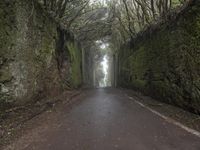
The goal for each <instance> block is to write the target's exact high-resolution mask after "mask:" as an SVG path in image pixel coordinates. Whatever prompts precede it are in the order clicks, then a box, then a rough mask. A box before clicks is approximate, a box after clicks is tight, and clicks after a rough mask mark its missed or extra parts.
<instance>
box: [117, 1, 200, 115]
mask: <svg viewBox="0 0 200 150" xmlns="http://www.w3.org/2000/svg"><path fill="white" fill-rule="evenodd" d="M199 14H200V4H196V5H195V6H192V7H191V8H190V9H188V10H187V11H186V12H184V13H183V14H182V16H180V18H179V19H178V20H177V21H176V22H173V23H172V24H171V25H169V26H166V25H162V26H161V27H160V30H158V31H156V32H155V33H153V34H152V35H150V38H144V39H143V40H140V41H139V42H137V43H135V45H134V47H133V48H132V50H131V49H130V48H129V47H127V46H122V48H123V49H122V50H120V53H119V55H122V56H123V57H120V58H119V62H120V68H119V70H120V71H119V72H120V73H119V80H120V81H119V83H120V84H121V85H125V86H127V87H134V88H135V87H136V88H138V89H139V90H141V91H144V92H145V93H148V94H149V95H152V96H153V97H156V98H159V99H161V100H162V101H165V102H169V103H173V104H176V105H178V106H180V107H183V108H186V109H189V110H191V111H193V112H200V100H199V97H200V90H199V89H200V88H199V85H200V84H199V81H200V67H199V66H200V59H199V58H200V42H199V41H200V15H199ZM127 49H128V50H127ZM130 51H132V53H131V55H130V54H128V52H130Z"/></svg>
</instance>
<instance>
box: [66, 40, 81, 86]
mask: <svg viewBox="0 0 200 150" xmlns="http://www.w3.org/2000/svg"><path fill="white" fill-rule="evenodd" d="M67 48H68V50H69V54H70V58H71V86H72V87H75V88H77V87H79V86H80V85H81V83H82V71H81V58H82V57H81V54H82V53H81V51H80V49H79V48H78V46H77V44H76V43H75V42H73V41H68V42H67Z"/></svg>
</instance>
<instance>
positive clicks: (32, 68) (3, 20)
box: [0, 0, 82, 107]
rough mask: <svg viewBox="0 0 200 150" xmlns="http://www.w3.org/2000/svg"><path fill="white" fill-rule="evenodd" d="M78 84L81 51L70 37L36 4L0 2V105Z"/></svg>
mask: <svg viewBox="0 0 200 150" xmlns="http://www.w3.org/2000/svg"><path fill="white" fill-rule="evenodd" d="M61 34H62V36H61ZM66 82H67V84H66ZM81 82H82V75H81V49H80V47H78V44H77V42H76V41H75V40H74V38H73V36H71V35H70V34H68V32H67V31H64V30H61V29H60V28H59V26H58V25H57V24H56V23H55V22H54V20H53V19H51V18H50V17H48V15H47V14H46V13H45V12H44V11H43V10H42V8H41V7H40V5H38V4H37V3H34V2H33V1H30V0H1V1H0V87H1V89H0V105H1V106H3V107H4V106H5V104H21V103H25V102H28V101H30V100H36V99H37V98H42V97H44V96H52V95H55V94H58V93H59V92H60V91H61V90H62V89H63V87H78V86H79V85H80V84H81ZM63 85H64V86H63Z"/></svg>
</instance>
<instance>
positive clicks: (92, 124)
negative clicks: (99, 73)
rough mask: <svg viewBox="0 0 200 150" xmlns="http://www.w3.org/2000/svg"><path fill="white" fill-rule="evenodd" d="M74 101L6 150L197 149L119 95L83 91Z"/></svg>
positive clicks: (199, 148)
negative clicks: (53, 117) (75, 101)
mask: <svg viewBox="0 0 200 150" xmlns="http://www.w3.org/2000/svg"><path fill="white" fill-rule="evenodd" d="M78 101H79V102H78V103H76V104H73V105H72V106H71V108H70V109H69V106H65V105H63V106H62V109H59V110H57V111H60V112H58V114H59V115H57V117H56V119H52V120H51V119H50V121H49V118H48V117H47V121H46V125H41V126H40V127H37V128H36V129H35V130H32V132H29V133H27V135H26V136H23V137H22V138H20V139H18V140H17V141H16V142H15V144H13V145H12V146H10V147H9V148H7V149H15V150H17V149H20V150H22V149H23V150H200V138H199V137H197V136H195V135H192V134H191V133H189V132H187V131H185V130H183V129H182V128H180V127H178V126H176V125H174V124H172V123H169V122H168V121H166V120H164V119H163V118H161V117H160V116H158V115H156V114H154V113H152V112H151V111H149V110H148V109H145V108H144V107H141V106H140V105H139V104H137V103H135V102H134V100H130V99H129V98H128V97H127V96H126V92H125V91H123V90H120V89H93V90H87V91H85V92H84V93H83V95H82V96H81V97H80V98H79V100H78ZM44 122H45V121H44ZM43 126H45V127H43ZM38 130H42V131H38Z"/></svg>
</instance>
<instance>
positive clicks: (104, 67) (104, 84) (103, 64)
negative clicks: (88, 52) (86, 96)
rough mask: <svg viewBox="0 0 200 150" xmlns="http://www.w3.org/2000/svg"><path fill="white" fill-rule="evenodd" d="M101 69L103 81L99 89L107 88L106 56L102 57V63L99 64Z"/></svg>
mask: <svg viewBox="0 0 200 150" xmlns="http://www.w3.org/2000/svg"><path fill="white" fill-rule="evenodd" d="M101 65H102V68H103V73H104V75H105V76H104V79H103V85H101V87H105V86H107V80H108V67H109V66H108V56H107V55H105V56H104V57H103V61H102V62H101Z"/></svg>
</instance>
